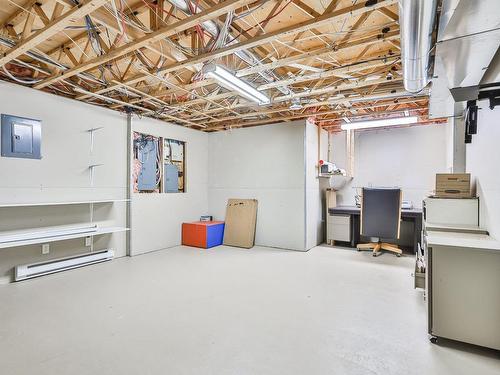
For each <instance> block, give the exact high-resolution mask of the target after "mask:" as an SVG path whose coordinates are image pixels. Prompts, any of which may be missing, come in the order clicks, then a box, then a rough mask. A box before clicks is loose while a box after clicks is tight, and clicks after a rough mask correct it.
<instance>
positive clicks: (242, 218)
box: [224, 199, 257, 249]
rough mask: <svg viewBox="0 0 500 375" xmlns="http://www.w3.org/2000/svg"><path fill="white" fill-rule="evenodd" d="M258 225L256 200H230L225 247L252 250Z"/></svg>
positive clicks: (228, 203)
mask: <svg viewBox="0 0 500 375" xmlns="http://www.w3.org/2000/svg"><path fill="white" fill-rule="evenodd" d="M256 224H257V200H256V199H229V200H228V202H227V207H226V227H225V230H224V245H228V246H236V247H244V248H247V249H249V248H251V247H253V245H254V243H255V226H256Z"/></svg>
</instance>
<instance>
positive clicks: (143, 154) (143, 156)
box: [137, 140, 158, 190]
mask: <svg viewBox="0 0 500 375" xmlns="http://www.w3.org/2000/svg"><path fill="white" fill-rule="evenodd" d="M157 155H158V146H157V143H156V142H155V141H153V140H148V141H146V144H145V145H144V147H142V148H139V151H138V159H139V161H140V163H141V171H140V172H139V177H138V179H137V188H138V189H139V190H155V189H156V188H157V183H156V181H157V176H156V172H157V169H156V158H157Z"/></svg>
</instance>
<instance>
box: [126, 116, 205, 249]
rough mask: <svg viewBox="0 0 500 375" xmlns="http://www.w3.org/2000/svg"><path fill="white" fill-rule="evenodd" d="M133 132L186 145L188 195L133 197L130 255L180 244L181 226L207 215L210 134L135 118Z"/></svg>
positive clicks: (136, 194)
mask: <svg viewBox="0 0 500 375" xmlns="http://www.w3.org/2000/svg"><path fill="white" fill-rule="evenodd" d="M132 130H133V131H137V132H141V133H146V134H151V135H154V136H159V137H166V138H171V139H177V140H180V141H184V142H186V156H185V157H186V192H185V193H167V194H145V193H134V194H133V195H132V207H131V208H132V233H131V236H132V246H131V255H137V254H142V253H146V252H149V251H155V250H160V249H165V248H169V247H172V246H177V245H180V244H181V225H182V223H183V222H189V221H196V220H199V219H200V216H201V215H205V214H207V213H208V195H207V193H208V169H209V168H208V162H207V159H208V134H207V133H204V132H201V131H197V130H192V129H188V128H185V127H181V126H177V125H173V124H167V123H165V122H162V121H158V120H154V119H149V118H142V119H137V118H133V121H132Z"/></svg>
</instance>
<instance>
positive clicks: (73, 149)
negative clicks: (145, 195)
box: [0, 82, 127, 282]
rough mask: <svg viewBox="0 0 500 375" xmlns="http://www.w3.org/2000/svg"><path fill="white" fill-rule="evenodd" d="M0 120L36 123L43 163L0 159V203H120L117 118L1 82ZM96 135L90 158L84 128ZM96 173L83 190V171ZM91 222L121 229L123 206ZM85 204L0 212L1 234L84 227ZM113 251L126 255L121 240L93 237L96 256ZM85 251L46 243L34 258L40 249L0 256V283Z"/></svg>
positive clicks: (122, 125) (76, 243) (103, 208)
mask: <svg viewBox="0 0 500 375" xmlns="http://www.w3.org/2000/svg"><path fill="white" fill-rule="evenodd" d="M0 113H4V114H11V115H16V116H21V117H30V118H35V119H39V120H41V121H42V159H41V160H32V159H17V158H6V157H0V173H1V176H2V178H1V179H0V203H28V202H30V203H33V202H61V201H81V200H100V199H123V198H126V189H127V161H126V159H127V149H126V118H125V116H124V115H122V114H120V113H118V112H115V111H111V110H107V109H103V108H99V107H96V106H90V105H87V104H84V103H80V102H77V101H74V100H69V99H64V98H62V97H60V96H55V95H51V94H46V93H43V92H40V91H35V90H32V89H30V88H26V87H22V86H19V85H13V84H8V83H5V82H0ZM101 126H102V127H103V129H101V130H99V131H97V132H96V133H95V140H94V152H93V154H92V155H91V154H90V135H89V133H88V129H90V128H93V127H101ZM93 163H103V164H104V165H103V166H101V167H98V168H96V170H95V176H94V186H90V172H89V168H88V166H89V165H90V164H93ZM94 212H95V213H94V220H95V221H96V222H98V223H100V224H101V225H110V226H125V224H126V222H125V218H126V215H125V212H126V206H125V203H114V204H100V205H96V206H95V211H94ZM89 219H90V211H89V206H88V205H81V206H57V207H56V206H52V207H24V208H0V231H1V230H16V229H24V228H36V227H43V226H52V225H61V224H80V223H86V222H88V221H89ZM110 247H111V248H113V249H114V250H115V251H116V255H117V256H123V255H125V252H126V236H125V234H123V233H121V234H113V235H106V236H101V237H98V239H97V241H96V242H95V249H96V250H97V249H104V248H110ZM86 250H88V248H85V247H84V239H77V240H71V241H64V242H58V243H52V244H51V250H50V254H48V255H43V256H42V255H41V248H40V246H39V245H36V246H35V245H34V246H24V247H16V248H10V249H0V282H1V281H8V280H10V278H11V276H12V267H13V266H15V265H17V264H25V263H31V262H37V261H43V260H48V259H52V258H58V257H61V256H67V255H71V254H76V253H81V252H83V251H86Z"/></svg>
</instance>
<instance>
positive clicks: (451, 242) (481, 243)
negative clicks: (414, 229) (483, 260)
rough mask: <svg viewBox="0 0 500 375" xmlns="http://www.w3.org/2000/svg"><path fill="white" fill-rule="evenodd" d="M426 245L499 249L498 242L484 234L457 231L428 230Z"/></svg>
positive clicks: (499, 244)
mask: <svg viewBox="0 0 500 375" xmlns="http://www.w3.org/2000/svg"><path fill="white" fill-rule="evenodd" d="M426 239H427V245H428V246H452V247H462V248H470V249H471V250H474V249H475V250H490V251H500V242H499V241H497V240H495V239H494V238H493V237H490V236H488V235H486V234H476V233H458V232H428V233H427V236H426Z"/></svg>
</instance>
